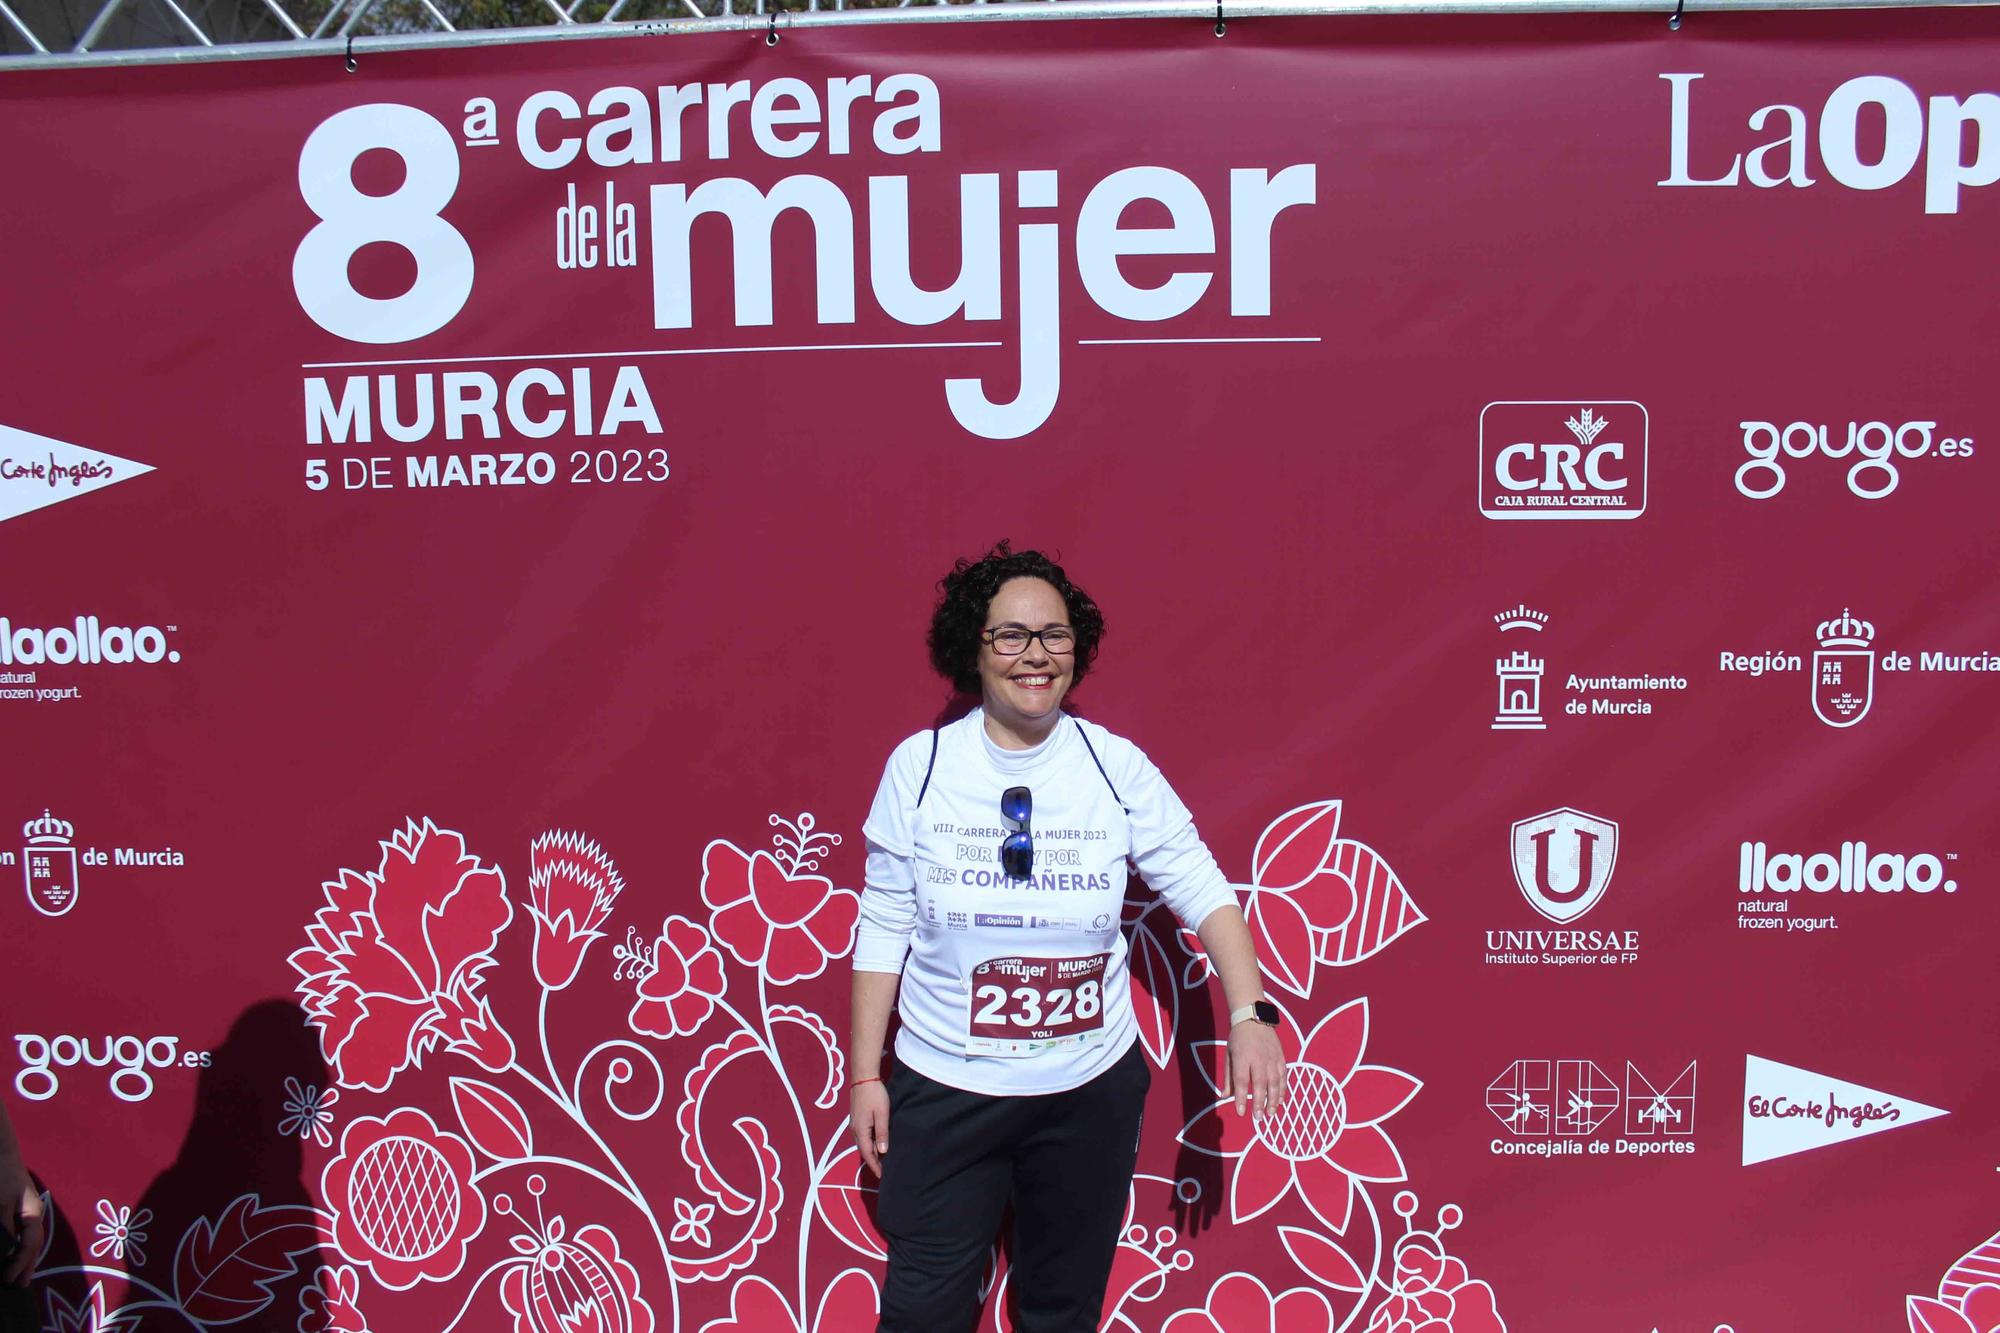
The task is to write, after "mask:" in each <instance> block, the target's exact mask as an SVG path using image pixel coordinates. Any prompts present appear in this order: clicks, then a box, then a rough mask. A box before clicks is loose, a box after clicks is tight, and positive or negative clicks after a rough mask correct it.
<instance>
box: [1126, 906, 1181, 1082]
mask: <svg viewBox="0 0 2000 1333" xmlns="http://www.w3.org/2000/svg"><path fill="white" fill-rule="evenodd" d="M1131 971H1132V1014H1133V1017H1135V1018H1137V1019H1138V1020H1139V1040H1140V1041H1142V1042H1144V1043H1145V1044H1146V1054H1148V1055H1150V1056H1152V1057H1153V1063H1154V1064H1155V1065H1157V1066H1158V1067H1159V1068H1161V1069H1165V1068H1166V1067H1167V1064H1168V1062H1169V1061H1171V1060H1172V1059H1173V1056H1174V1033H1175V1031H1176V1030H1177V1029H1178V1028H1179V1026H1180V1015H1181V989H1180V986H1179V985H1178V984H1177V979H1176V978H1175V976H1174V965H1173V964H1172V963H1170V962H1168V961H1167V950H1166V947H1165V946H1164V945H1162V944H1161V943H1160V939H1159V936H1157V935H1155V934H1153V932H1152V931H1150V930H1147V929H1146V928H1145V927H1144V926H1140V927H1139V928H1138V929H1137V930H1135V931H1133V932H1132V951H1131Z"/></svg>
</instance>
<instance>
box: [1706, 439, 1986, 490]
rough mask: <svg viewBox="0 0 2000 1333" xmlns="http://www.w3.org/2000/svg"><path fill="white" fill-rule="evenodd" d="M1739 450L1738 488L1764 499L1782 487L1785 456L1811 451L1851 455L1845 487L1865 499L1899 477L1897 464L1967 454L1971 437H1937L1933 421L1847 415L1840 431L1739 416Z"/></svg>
mask: <svg viewBox="0 0 2000 1333" xmlns="http://www.w3.org/2000/svg"><path fill="white" fill-rule="evenodd" d="M1737 425H1739V426H1741V427H1742V429H1743V452H1744V453H1746V454H1748V455H1749V458H1748V459H1747V460H1745V461H1744V462H1743V463H1741V464H1740V465H1738V467H1737V469H1736V489H1737V490H1738V491H1740V492H1741V493H1742V494H1744V495H1746V496H1748V497H1749V498H1751V499H1752V500H1768V499H1770V498H1771V497H1772V496H1774V495H1776V494H1777V493H1778V492H1779V491H1782V490H1783V489H1785V460H1786V459H1793V458H1795V459H1806V458H1811V457H1813V456H1814V455H1816V454H1817V455H1819V456H1820V457H1823V458H1832V459H1843V460H1844V459H1849V458H1851V459H1853V460H1854V461H1853V463H1851V464H1849V466H1848V469H1847V489H1848V490H1850V491H1852V492H1854V494H1856V495H1858V496H1860V497H1861V498H1862V499H1864V500H1879V499H1881V498H1882V497H1883V496H1885V495H1888V494H1889V493H1890V492H1892V491H1894V490H1895V489H1896V487H1897V485H1898V484H1900V483H1901V481H1902V479H1903V478H1902V473H1901V471H1900V469H1899V468H1898V466H1897V464H1898V462H1899V460H1900V461H1908V460H1911V459H1917V458H1970V457H1972V437H1971V436H1970V435H1964V436H1945V437H1943V438H1939V436H1938V434H1937V425H1938V423H1937V422H1935V421H1906V422H1904V423H1903V424H1902V425H1900V426H1891V425H1890V424H1889V423H1888V422H1886V421H1850V422H1848V423H1847V429H1846V432H1845V433H1844V434H1842V433H1839V432H1837V431H1835V430H1834V429H1833V428H1831V427H1828V426H1825V425H1820V424H1815V423H1813V422H1810V421H1794V422H1791V423H1790V424H1788V425H1780V424H1778V423H1777V422H1775V421H1739V422H1738V423H1737Z"/></svg>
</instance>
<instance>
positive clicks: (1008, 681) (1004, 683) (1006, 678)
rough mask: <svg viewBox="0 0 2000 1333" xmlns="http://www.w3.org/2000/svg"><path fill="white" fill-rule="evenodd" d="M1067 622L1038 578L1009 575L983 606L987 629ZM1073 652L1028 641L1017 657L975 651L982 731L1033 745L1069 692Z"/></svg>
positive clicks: (1005, 741) (1018, 745) (1020, 745)
mask: <svg viewBox="0 0 2000 1333" xmlns="http://www.w3.org/2000/svg"><path fill="white" fill-rule="evenodd" d="M1067 624H1069V608H1068V607H1067V606H1065V605H1063V599H1062V594H1061V593H1059V592H1057V591H1056V589H1055V587H1054V585H1052V584H1049V583H1045V582H1043V581H1042V580H1041V579H1030V578H1021V579H1009V580H1007V582H1005V583H1003V584H1001V585H1000V591H999V592H996V593H994V594H993V600H992V602H991V603H989V604H988V605H987V608H986V625H985V629H986V631H987V632H988V633H990V632H992V631H993V630H996V629H1007V628H1014V629H1026V630H1042V629H1048V628H1050V627H1052V626H1055V625H1067ZM1075 667H1076V654H1075V653H1074V652H1068V653H1052V652H1050V651H1049V650H1048V649H1047V648H1045V647H1044V646H1043V645H1042V641H1041V640H1040V639H1031V640H1029V641H1028V646H1027V647H1026V648H1025V649H1023V650H1022V652H1021V653H1020V655H1019V656H1016V657H1003V656H1001V655H1000V654H999V653H997V652H995V651H994V650H993V645H992V644H990V643H988V644H982V645H981V646H980V649H979V690H980V694H981V695H982V696H983V697H984V699H985V704H986V727H987V732H988V734H990V735H992V737H993V739H994V740H996V741H998V742H999V743H1000V744H1002V745H1004V746H1007V747H1008V748H1009V749H1026V748H1028V747H1029V746H1033V745H1038V744H1040V743H1041V741H1042V740H1043V738H1044V737H1046V736H1047V735H1048V734H1049V728H1050V727H1052V726H1054V725H1055V721H1056V709H1057V708H1059V707H1060V706H1061V705H1062V700H1063V695H1065V694H1067V693H1068V692H1069V687H1070V681H1071V680H1072V679H1073V678H1074V672H1075Z"/></svg>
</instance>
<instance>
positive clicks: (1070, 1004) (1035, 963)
mask: <svg viewBox="0 0 2000 1333" xmlns="http://www.w3.org/2000/svg"><path fill="white" fill-rule="evenodd" d="M1110 960H1111V955H1110V954H1108V953H1092V954H1084V955H1082V956H1081V957H1069V958H989V959H987V960H986V961H985V962H983V963H981V964H979V965H978V966H977V967H974V968H973V969H972V998H971V1005H970V1008H969V1011H968V1016H967V1029H966V1038H965V1053H966V1054H967V1055H1036V1054H1039V1053H1040V1052H1042V1051H1051V1050H1059V1049H1062V1048H1065V1047H1076V1046H1088V1045H1090V1044H1091V1043H1092V1042H1096V1041H1100V1040H1102V1039H1103V1037H1104V968H1105V965H1106V964H1107V963H1108V962H1110Z"/></svg>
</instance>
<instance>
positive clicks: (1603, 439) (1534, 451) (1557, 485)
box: [1479, 401, 1648, 519]
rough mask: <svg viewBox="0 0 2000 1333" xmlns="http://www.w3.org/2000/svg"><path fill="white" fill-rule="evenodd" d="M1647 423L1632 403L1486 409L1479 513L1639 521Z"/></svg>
mask: <svg viewBox="0 0 2000 1333" xmlns="http://www.w3.org/2000/svg"><path fill="white" fill-rule="evenodd" d="M1647 425H1648V421H1647V416H1646V409H1645V408H1644V407H1642V406H1640V405H1639V404H1638V403H1634V402H1620V401H1606V402H1589V403H1579V402H1499V403H1488V404H1487V405H1486V408H1485V410H1484V411H1482V412H1480V414H1479V512H1480V513H1482V514H1484V515H1486V517H1488V518H1500V519H1519V518H1565V519H1579V518H1637V517H1639V515H1641V514H1643V513H1645V512H1646V432H1647Z"/></svg>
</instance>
